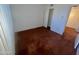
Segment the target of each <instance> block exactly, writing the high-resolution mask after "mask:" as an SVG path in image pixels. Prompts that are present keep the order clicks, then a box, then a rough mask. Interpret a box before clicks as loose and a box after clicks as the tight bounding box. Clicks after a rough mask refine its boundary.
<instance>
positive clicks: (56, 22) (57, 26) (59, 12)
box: [51, 4, 71, 35]
mask: <svg viewBox="0 0 79 59" xmlns="http://www.w3.org/2000/svg"><path fill="white" fill-rule="evenodd" d="M53 8H54V11H53V16H52V20H51V31H54V32H56V33H58V34H61V35H62V34H63V33H64V29H65V26H66V23H67V20H68V16H69V13H70V10H71V5H67V4H66V5H65V4H59V5H58V4H57V5H54V6H53Z"/></svg>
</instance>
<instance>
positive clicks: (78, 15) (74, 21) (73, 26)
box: [64, 6, 79, 39]
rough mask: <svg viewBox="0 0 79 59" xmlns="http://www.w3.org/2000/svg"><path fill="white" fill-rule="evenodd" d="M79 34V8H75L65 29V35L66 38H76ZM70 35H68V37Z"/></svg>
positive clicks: (72, 9)
mask: <svg viewBox="0 0 79 59" xmlns="http://www.w3.org/2000/svg"><path fill="white" fill-rule="evenodd" d="M77 32H79V6H73V7H72V8H71V11H70V15H69V18H68V21H67V24H66V27H65V32H64V35H65V37H66V38H69V37H70V38H71V39H72V38H73V37H76V35H77ZM67 34H68V35H67Z"/></svg>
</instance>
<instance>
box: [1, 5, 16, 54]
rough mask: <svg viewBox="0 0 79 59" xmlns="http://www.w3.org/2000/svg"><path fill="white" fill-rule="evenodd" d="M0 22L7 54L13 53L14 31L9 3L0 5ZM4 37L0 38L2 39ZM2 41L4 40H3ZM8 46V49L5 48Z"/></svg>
mask: <svg viewBox="0 0 79 59" xmlns="http://www.w3.org/2000/svg"><path fill="white" fill-rule="evenodd" d="M0 23H1V26H2V28H3V31H4V34H5V38H6V39H5V42H6V44H5V43H3V44H5V45H4V46H5V47H6V49H5V50H6V52H7V54H14V53H15V52H14V51H15V50H14V31H13V23H12V17H11V10H10V7H9V5H0ZM3 40H4V39H2V41H3ZM3 42H4V41H3ZM7 48H8V49H7Z"/></svg>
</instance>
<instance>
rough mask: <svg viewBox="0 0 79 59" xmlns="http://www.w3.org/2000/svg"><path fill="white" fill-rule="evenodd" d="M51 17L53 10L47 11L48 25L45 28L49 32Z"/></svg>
mask: <svg viewBox="0 0 79 59" xmlns="http://www.w3.org/2000/svg"><path fill="white" fill-rule="evenodd" d="M52 17H53V9H49V15H48V23H47V28H48V29H49V30H50V26H51V20H52Z"/></svg>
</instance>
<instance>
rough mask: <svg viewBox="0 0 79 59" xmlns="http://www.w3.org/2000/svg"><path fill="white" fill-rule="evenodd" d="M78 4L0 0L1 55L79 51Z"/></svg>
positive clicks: (62, 53)
mask: <svg viewBox="0 0 79 59" xmlns="http://www.w3.org/2000/svg"><path fill="white" fill-rule="evenodd" d="M78 33H79V5H78V4H0V55H79V34H78Z"/></svg>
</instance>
